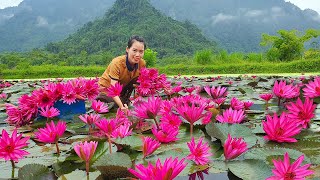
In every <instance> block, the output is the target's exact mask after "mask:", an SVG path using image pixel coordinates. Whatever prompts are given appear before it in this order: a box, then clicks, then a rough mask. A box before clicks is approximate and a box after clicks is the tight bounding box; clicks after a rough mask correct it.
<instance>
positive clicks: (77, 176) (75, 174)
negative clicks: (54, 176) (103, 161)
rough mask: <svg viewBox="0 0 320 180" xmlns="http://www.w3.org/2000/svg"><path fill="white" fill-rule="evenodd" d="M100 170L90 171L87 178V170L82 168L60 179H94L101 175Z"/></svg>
mask: <svg viewBox="0 0 320 180" xmlns="http://www.w3.org/2000/svg"><path fill="white" fill-rule="evenodd" d="M100 174H101V173H100V172H99V171H95V172H89V178H87V172H86V171H81V170H75V171H72V172H71V173H69V174H65V175H62V176H60V177H59V179H58V180H68V179H77V180H94V179H97V178H98V177H99V176H100Z"/></svg>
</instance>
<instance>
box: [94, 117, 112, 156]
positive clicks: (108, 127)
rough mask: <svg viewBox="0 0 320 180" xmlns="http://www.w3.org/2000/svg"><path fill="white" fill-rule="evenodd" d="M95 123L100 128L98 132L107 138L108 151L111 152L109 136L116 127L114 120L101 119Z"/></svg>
mask: <svg viewBox="0 0 320 180" xmlns="http://www.w3.org/2000/svg"><path fill="white" fill-rule="evenodd" d="M95 125H96V126H97V127H98V128H99V129H100V132H101V133H102V134H104V135H105V136H106V137H107V138H108V143H109V152H110V154H111V153H112V150H111V143H112V142H111V137H112V133H113V132H114V131H115V130H116V129H117V124H116V121H112V120H107V119H102V120H101V121H99V122H96V123H95Z"/></svg>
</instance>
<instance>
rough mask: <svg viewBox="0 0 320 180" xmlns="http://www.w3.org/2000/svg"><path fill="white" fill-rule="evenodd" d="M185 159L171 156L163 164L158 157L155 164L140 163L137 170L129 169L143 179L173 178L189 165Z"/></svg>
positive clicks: (166, 179) (161, 179)
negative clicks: (145, 165)
mask: <svg viewBox="0 0 320 180" xmlns="http://www.w3.org/2000/svg"><path fill="white" fill-rule="evenodd" d="M184 160H185V159H181V160H180V161H179V159H178V158H175V159H172V157H170V158H169V159H165V160H164V163H163V164H162V163H161V162H160V159H158V160H157V162H156V164H155V165H152V164H151V163H150V162H149V164H148V166H147V167H144V166H143V165H142V164H138V165H136V170H133V169H129V172H130V173H131V174H133V175H135V176H136V177H137V178H139V179H141V180H150V179H153V180H163V179H165V180H172V179H174V178H175V177H177V176H178V175H179V174H180V172H181V171H182V170H183V169H184V168H185V167H186V166H187V163H185V162H184Z"/></svg>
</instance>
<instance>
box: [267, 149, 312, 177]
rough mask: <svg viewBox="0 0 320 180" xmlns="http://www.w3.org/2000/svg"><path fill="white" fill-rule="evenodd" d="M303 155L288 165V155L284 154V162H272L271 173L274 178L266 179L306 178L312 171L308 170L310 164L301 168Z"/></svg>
mask: <svg viewBox="0 0 320 180" xmlns="http://www.w3.org/2000/svg"><path fill="white" fill-rule="evenodd" d="M303 159H304V155H301V156H300V157H299V158H298V159H297V160H296V161H295V162H293V163H292V164H290V157H289V154H288V153H287V152H286V153H285V154H284V160H283V161H282V160H281V159H279V160H272V161H273V164H274V169H272V172H273V174H274V176H271V177H269V178H267V180H279V179H283V180H296V179H301V180H302V179H305V178H306V177H307V176H310V175H312V174H314V171H312V170H309V167H310V166H311V164H305V165H303V166H301V163H302V162H303Z"/></svg>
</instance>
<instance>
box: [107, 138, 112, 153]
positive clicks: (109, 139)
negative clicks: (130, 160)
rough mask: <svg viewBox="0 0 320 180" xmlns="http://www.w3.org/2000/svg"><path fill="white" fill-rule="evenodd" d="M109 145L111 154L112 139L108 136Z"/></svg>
mask: <svg viewBox="0 0 320 180" xmlns="http://www.w3.org/2000/svg"><path fill="white" fill-rule="evenodd" d="M108 143H109V151H110V154H111V153H112V150H111V138H110V136H108Z"/></svg>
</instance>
